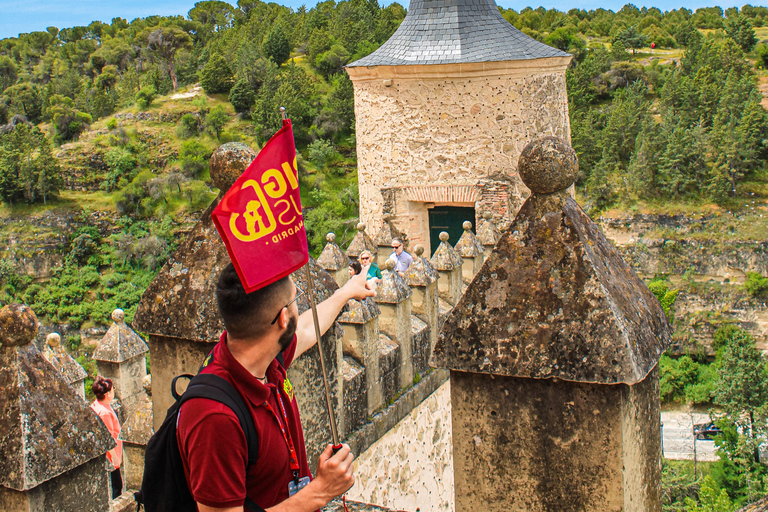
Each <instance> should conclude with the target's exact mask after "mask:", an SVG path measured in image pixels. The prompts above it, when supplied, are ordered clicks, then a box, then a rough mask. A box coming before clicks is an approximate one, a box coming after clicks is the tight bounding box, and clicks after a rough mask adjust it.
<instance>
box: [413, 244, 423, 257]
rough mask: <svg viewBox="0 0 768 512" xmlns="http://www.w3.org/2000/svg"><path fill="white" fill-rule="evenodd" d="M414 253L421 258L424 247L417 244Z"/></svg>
mask: <svg viewBox="0 0 768 512" xmlns="http://www.w3.org/2000/svg"><path fill="white" fill-rule="evenodd" d="M413 253H414V254H415V255H416V256H418V257H421V255H422V254H424V246H423V245H421V244H416V247H414V248H413Z"/></svg>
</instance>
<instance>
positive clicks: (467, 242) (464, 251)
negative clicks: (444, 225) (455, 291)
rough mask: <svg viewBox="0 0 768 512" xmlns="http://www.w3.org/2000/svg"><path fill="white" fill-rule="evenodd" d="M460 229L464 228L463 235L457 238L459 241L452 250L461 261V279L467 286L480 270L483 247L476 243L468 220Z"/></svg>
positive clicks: (482, 259) (483, 259)
mask: <svg viewBox="0 0 768 512" xmlns="http://www.w3.org/2000/svg"><path fill="white" fill-rule="evenodd" d="M462 227H463V228H464V233H463V234H462V235H461V237H460V238H459V241H458V242H456V245H455V246H454V249H455V250H456V252H457V253H458V254H459V256H461V259H462V264H461V278H462V280H463V281H464V284H469V283H470V281H472V278H473V277H475V274H477V271H478V270H480V267H481V266H482V264H483V261H485V258H484V257H483V255H484V251H483V245H482V244H481V243H480V242H478V241H477V238H475V234H474V233H473V232H472V223H471V222H469V221H468V220H467V221H464V224H463V226H462Z"/></svg>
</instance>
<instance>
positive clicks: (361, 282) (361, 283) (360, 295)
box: [339, 265, 376, 304]
mask: <svg viewBox="0 0 768 512" xmlns="http://www.w3.org/2000/svg"><path fill="white" fill-rule="evenodd" d="M369 268H371V266H370V265H366V266H364V267H363V270H361V271H360V273H359V274H355V275H354V276H352V277H350V278H349V281H347V282H346V283H344V286H342V287H341V290H339V291H343V292H345V293H346V294H347V295H349V297H348V298H347V300H349V299H357V300H363V299H365V298H366V297H375V296H376V288H375V287H372V286H371V283H369V282H368V269H369ZM345 304H346V301H345Z"/></svg>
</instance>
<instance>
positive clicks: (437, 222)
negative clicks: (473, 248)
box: [429, 206, 475, 254]
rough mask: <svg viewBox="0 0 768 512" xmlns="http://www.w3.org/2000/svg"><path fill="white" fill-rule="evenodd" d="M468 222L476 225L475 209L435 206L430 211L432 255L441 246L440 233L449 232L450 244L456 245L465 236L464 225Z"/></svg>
mask: <svg viewBox="0 0 768 512" xmlns="http://www.w3.org/2000/svg"><path fill="white" fill-rule="evenodd" d="M465 220H468V221H469V222H471V223H472V226H473V227H474V225H475V209H474V208H469V207H465V206H435V207H434V208H432V209H430V210H429V243H430V246H431V247H432V253H433V254H434V252H435V251H436V250H437V246H439V245H440V232H441V231H447V232H448V235H450V238H449V239H448V242H449V243H450V244H451V245H456V242H458V241H459V238H461V235H463V234H464V228H463V227H462V225H463V224H464V221H465Z"/></svg>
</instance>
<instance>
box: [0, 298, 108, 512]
mask: <svg viewBox="0 0 768 512" xmlns="http://www.w3.org/2000/svg"><path fill="white" fill-rule="evenodd" d="M37 326H38V322H37V318H36V317H35V314H34V313H33V312H32V310H31V309H30V308H29V307H27V306H20V305H18V304H11V305H8V306H5V307H4V308H3V309H2V310H0V510H3V511H7V512H21V511H24V512H32V511H35V512H38V511H39V512H43V511H49V510H57V511H63V512H77V511H86V512H104V511H106V510H107V509H108V508H109V484H108V481H107V472H106V471H105V470H104V463H105V459H104V454H106V452H107V451H108V450H109V449H111V448H113V447H114V446H115V442H114V440H113V439H112V436H111V435H110V434H109V431H108V430H107V428H106V427H105V426H104V424H103V423H102V422H101V421H100V420H99V418H98V416H97V415H96V414H94V413H93V411H92V410H91V409H90V407H89V406H88V404H87V403H86V402H85V401H84V400H83V399H82V398H81V397H80V396H79V395H78V394H76V393H75V391H74V390H72V388H70V386H69V384H68V383H67V381H66V380H65V378H64V376H63V375H62V374H61V373H60V372H59V371H58V370H57V369H56V368H54V366H53V365H52V364H51V363H49V362H48V360H47V359H45V357H43V354H42V353H41V352H40V351H39V350H38V349H37V348H36V347H35V345H34V344H33V343H32V341H33V340H34V338H35V335H36V333H37Z"/></svg>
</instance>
